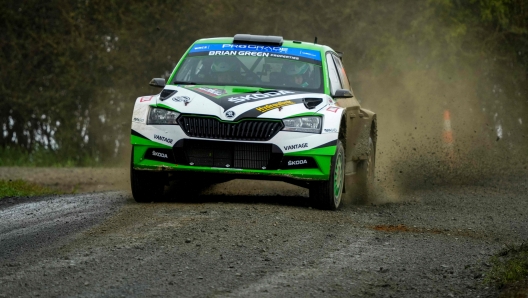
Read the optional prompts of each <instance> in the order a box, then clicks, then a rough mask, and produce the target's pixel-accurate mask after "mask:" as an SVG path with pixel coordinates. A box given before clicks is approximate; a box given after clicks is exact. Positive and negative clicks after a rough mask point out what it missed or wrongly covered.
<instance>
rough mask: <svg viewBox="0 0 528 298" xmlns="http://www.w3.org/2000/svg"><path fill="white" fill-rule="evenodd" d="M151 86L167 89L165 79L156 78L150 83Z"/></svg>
mask: <svg viewBox="0 0 528 298" xmlns="http://www.w3.org/2000/svg"><path fill="white" fill-rule="evenodd" d="M149 85H150V86H152V87H158V88H163V87H165V79H160V78H154V79H152V80H151V81H150V83H149Z"/></svg>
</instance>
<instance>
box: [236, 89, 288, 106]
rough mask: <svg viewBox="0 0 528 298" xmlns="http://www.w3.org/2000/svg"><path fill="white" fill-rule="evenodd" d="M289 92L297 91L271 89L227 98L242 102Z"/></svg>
mask: <svg viewBox="0 0 528 298" xmlns="http://www.w3.org/2000/svg"><path fill="white" fill-rule="evenodd" d="M287 94H295V92H292V91H285V90H279V91H271V92H266V93H254V94H248V95H242V96H233V97H229V98H228V99H227V100H228V101H230V102H234V103H242V102H245V101H251V100H261V99H266V98H271V97H275V96H282V95H287Z"/></svg>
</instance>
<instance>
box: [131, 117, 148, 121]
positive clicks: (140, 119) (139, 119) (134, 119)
mask: <svg viewBox="0 0 528 298" xmlns="http://www.w3.org/2000/svg"><path fill="white" fill-rule="evenodd" d="M132 121H136V122H145V119H143V118H137V117H134V118H133V119H132Z"/></svg>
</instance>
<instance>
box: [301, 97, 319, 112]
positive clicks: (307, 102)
mask: <svg viewBox="0 0 528 298" xmlns="http://www.w3.org/2000/svg"><path fill="white" fill-rule="evenodd" d="M322 102H323V99H322V98H303V103H304V106H305V107H306V108H307V109H308V110H312V109H315V107H317V106H318V105H319V104H320V103H322Z"/></svg>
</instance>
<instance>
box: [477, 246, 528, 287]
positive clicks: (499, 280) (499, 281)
mask: <svg viewBox="0 0 528 298" xmlns="http://www.w3.org/2000/svg"><path fill="white" fill-rule="evenodd" d="M491 263H492V267H491V269H490V272H489V273H488V275H487V278H486V281H487V282H489V283H491V284H495V285H497V286H498V287H499V288H501V289H503V291H502V294H501V297H528V243H523V244H521V245H518V246H517V245H512V246H507V247H506V248H505V249H503V250H502V251H500V252H499V253H498V254H497V255H495V256H493V257H492V258H491Z"/></svg>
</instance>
